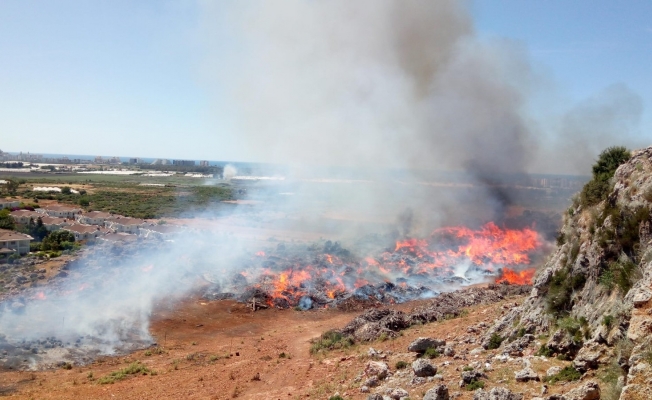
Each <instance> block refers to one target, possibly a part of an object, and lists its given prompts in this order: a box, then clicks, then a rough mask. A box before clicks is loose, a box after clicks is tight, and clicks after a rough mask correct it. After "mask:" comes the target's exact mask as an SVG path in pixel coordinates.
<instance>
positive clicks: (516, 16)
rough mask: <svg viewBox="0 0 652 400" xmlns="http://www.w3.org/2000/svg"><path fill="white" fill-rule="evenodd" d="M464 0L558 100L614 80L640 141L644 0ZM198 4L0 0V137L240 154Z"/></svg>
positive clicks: (649, 19)
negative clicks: (632, 97) (627, 93)
mask: <svg viewBox="0 0 652 400" xmlns="http://www.w3.org/2000/svg"><path fill="white" fill-rule="evenodd" d="M470 4H471V5H470V10H471V15H472V17H473V20H474V24H475V30H476V32H477V34H478V35H479V36H480V37H481V38H496V37H497V38H507V39H510V40H512V41H515V42H516V43H518V44H519V45H520V46H522V47H523V48H524V49H525V51H526V52H527V53H528V54H529V57H530V59H531V60H532V63H533V64H534V66H535V69H536V70H537V71H538V72H540V73H541V74H542V75H544V76H545V77H546V79H547V80H548V81H550V82H551V83H552V84H554V87H555V94H554V97H555V98H562V99H563V103H564V104H567V105H571V106H572V104H574V103H576V102H580V101H582V100H583V99H585V98H587V97H590V96H592V95H593V94H595V93H597V92H599V91H601V90H602V89H604V88H605V87H607V86H609V85H612V84H614V83H624V84H625V85H626V86H627V87H629V89H631V90H632V91H633V92H635V93H637V94H638V95H639V96H641V98H642V99H643V106H644V110H643V115H642V119H641V123H640V128H639V133H638V134H639V136H640V137H641V138H642V139H643V140H644V141H650V140H649V139H648V138H652V134H651V133H652V116H651V115H650V104H652V83H651V79H650V76H651V74H650V72H649V68H650V66H651V65H652V2H650V1H643V0H630V1H627V2H613V1H602V0H600V1H596V0H593V1H586V0H582V1H569V0H566V1H561V0H546V1H516V0H512V1H488V0H476V1H473V2H471V3H470ZM217 7H218V8H219V5H218V6H217ZM203 10H204V8H203V7H202V5H201V3H199V4H198V3H194V2H192V1H161V0H153V1H138V2H134V1H32V0H22V1H10V0H0V121H1V122H0V138H1V139H0V149H2V150H4V151H32V152H45V153H69V154H91V155H93V154H98V155H122V156H129V155H138V156H146V157H168V158H193V159H213V160H214V159H227V160H229V159H230V160H234V159H235V160H238V159H246V158H247V154H245V153H242V152H238V149H237V148H236V147H234V146H233V145H232V141H233V140H234V138H236V137H237V135H238V132H237V131H234V128H233V127H231V126H229V124H228V123H226V122H224V121H222V120H220V119H219V118H216V117H215V115H213V113H214V110H215V104H216V103H217V104H220V102H228V99H224V98H222V99H219V98H218V99H217V101H216V99H215V94H214V93H211V92H210V91H209V90H208V89H207V86H209V85H207V84H206V71H205V65H204V64H203V63H202V57H203V56H204V54H205V53H206V49H205V46H207V45H213V46H230V45H232V43H212V44H209V43H208V41H206V40H204V38H202V37H201V35H202V30H201V29H200V25H201V19H202V15H201V14H202V12H203ZM553 108H554V107H553ZM533 113H535V114H536V113H537V110H536V109H533ZM648 144H652V143H648ZM248 161H256V160H248Z"/></svg>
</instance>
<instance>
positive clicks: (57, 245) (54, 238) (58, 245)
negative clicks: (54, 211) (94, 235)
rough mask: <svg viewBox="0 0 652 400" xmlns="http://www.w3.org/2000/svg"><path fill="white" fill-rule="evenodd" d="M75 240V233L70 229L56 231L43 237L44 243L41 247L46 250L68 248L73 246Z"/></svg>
mask: <svg viewBox="0 0 652 400" xmlns="http://www.w3.org/2000/svg"><path fill="white" fill-rule="evenodd" d="M74 242H75V235H73V234H72V232H68V231H63V230H61V231H54V232H52V233H50V234H49V235H48V236H46V237H45V239H43V245H42V246H41V248H42V249H43V250H44V251H47V250H54V251H58V250H66V249H68V248H71V247H72V243H74Z"/></svg>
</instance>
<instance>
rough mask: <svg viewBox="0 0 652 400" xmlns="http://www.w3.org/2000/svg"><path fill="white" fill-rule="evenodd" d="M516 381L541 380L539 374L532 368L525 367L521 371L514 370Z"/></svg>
mask: <svg viewBox="0 0 652 400" xmlns="http://www.w3.org/2000/svg"><path fill="white" fill-rule="evenodd" d="M514 378H515V379H516V382H529V381H539V375H537V373H536V372H534V370H533V369H532V368H529V367H528V368H523V369H522V370H520V371H517V372H514Z"/></svg>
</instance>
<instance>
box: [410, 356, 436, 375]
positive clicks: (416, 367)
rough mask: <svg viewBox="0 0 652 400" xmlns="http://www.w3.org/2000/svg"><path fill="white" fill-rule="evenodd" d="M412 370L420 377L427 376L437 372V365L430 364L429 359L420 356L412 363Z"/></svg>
mask: <svg viewBox="0 0 652 400" xmlns="http://www.w3.org/2000/svg"><path fill="white" fill-rule="evenodd" d="M412 371H413V372H414V375H416V376H418V377H422V378H427V377H429V376H435V375H436V374H437V367H435V366H434V365H432V364H430V362H429V361H428V360H424V359H423V358H420V359H418V360H416V361H415V362H413V363H412Z"/></svg>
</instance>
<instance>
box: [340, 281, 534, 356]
mask: <svg viewBox="0 0 652 400" xmlns="http://www.w3.org/2000/svg"><path fill="white" fill-rule="evenodd" d="M530 290H531V286H528V285H507V284H500V285H489V286H488V287H483V288H477V287H474V288H468V289H464V290H458V291H455V292H451V293H442V294H440V295H439V296H437V297H435V298H434V299H432V300H431V301H430V302H429V303H428V304H426V305H423V306H419V307H416V308H414V309H413V310H412V311H411V312H410V313H409V314H406V313H403V312H401V311H395V310H389V309H369V310H367V311H365V312H364V313H363V314H361V315H359V316H357V317H355V318H354V319H353V320H352V321H351V322H349V323H348V324H347V325H346V326H345V327H344V328H343V329H342V330H341V332H342V333H343V334H344V335H347V336H349V337H352V338H353V339H354V340H357V341H372V340H376V339H378V338H379V337H381V336H384V337H387V338H392V337H396V336H397V335H398V333H399V332H400V331H402V330H404V329H407V328H408V327H410V326H412V325H418V324H423V323H426V322H434V321H441V320H444V319H446V318H451V317H457V316H460V315H461V313H462V310H463V309H464V308H465V307H470V306H474V305H478V304H490V303H495V302H498V301H501V300H504V299H506V298H508V297H511V296H522V295H524V294H527V293H529V292H530ZM443 350H444V349H442V351H443ZM410 351H412V350H410ZM415 351H416V350H415ZM423 351H425V349H424V350H423Z"/></svg>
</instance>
